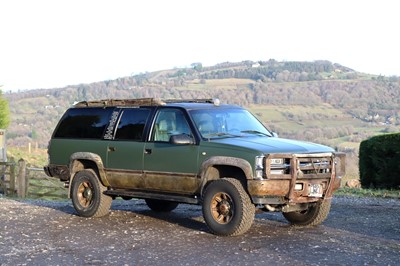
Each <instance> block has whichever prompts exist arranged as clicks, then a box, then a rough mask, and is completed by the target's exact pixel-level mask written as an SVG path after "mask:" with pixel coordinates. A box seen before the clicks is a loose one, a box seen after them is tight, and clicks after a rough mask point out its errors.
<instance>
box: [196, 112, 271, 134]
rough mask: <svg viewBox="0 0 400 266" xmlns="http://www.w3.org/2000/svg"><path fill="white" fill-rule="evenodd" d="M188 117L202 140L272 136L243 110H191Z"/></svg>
mask: <svg viewBox="0 0 400 266" xmlns="http://www.w3.org/2000/svg"><path fill="white" fill-rule="evenodd" d="M190 115H191V116H192V118H193V121H194V123H195V125H196V127H197V129H198V130H199V132H200V134H201V136H202V137H203V138H221V137H241V136H247V135H263V136H269V137H271V136H272V134H271V132H269V131H268V130H267V129H266V128H265V127H264V125H263V124H261V122H260V121H258V120H257V119H256V118H255V117H254V116H253V115H252V114H251V113H250V112H248V111H247V110H245V109H204V110H192V111H190Z"/></svg>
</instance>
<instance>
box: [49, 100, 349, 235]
mask: <svg viewBox="0 0 400 266" xmlns="http://www.w3.org/2000/svg"><path fill="white" fill-rule="evenodd" d="M48 153H49V164H48V165H47V166H45V172H46V174H47V175H48V176H52V177H56V178H59V179H60V180H61V181H64V182H65V184H66V187H68V188H69V196H70V198H72V202H73V205H74V208H75V209H76V211H77V213H78V214H79V215H81V216H84V217H100V216H103V215H106V214H107V213H108V212H109V209H110V206H111V201H112V199H114V198H116V197H122V198H124V199H131V198H140V199H145V201H146V203H147V205H148V206H149V207H150V208H151V209H152V210H154V211H158V212H168V211H172V210H174V209H175V208H176V207H177V205H178V204H179V203H188V204H201V205H202V210H203V216H204V219H205V222H206V224H207V226H208V228H209V229H210V231H211V232H212V233H214V234H217V235H224V236H230V235H239V234H243V233H244V232H246V231H247V230H248V229H249V228H250V227H251V225H252V222H253V220H254V214H255V210H256V209H257V208H258V209H261V210H264V211H279V212H282V213H283V215H284V217H285V218H286V219H287V220H288V221H289V222H290V223H292V224H295V225H317V224H320V223H322V222H323V221H324V219H325V218H326V217H327V215H328V213H329V209H330V204H331V197H332V194H333V192H334V190H335V189H337V188H338V187H339V186H340V179H341V176H342V175H343V174H344V159H345V157H344V155H343V154H341V153H336V152H335V151H334V150H333V149H332V148H329V147H326V146H323V145H319V144H314V143H309V142H301V141H295V140H288V139H281V138H278V137H277V136H276V134H274V133H272V132H270V131H269V130H268V129H267V128H266V127H265V126H264V125H263V124H262V123H261V122H260V121H258V120H257V119H256V118H255V117H254V116H253V115H252V114H251V113H250V112H248V111H247V110H245V109H243V108H241V107H238V106H234V105H225V104H220V103H219V101H214V100H208V99H206V100H198V99H194V100H166V101H161V100H156V99H151V98H149V99H131V100H100V101H90V102H80V103H78V104H76V105H74V106H73V107H71V108H70V109H68V110H67V111H66V113H65V114H64V116H63V117H62V118H61V119H60V122H59V124H58V125H57V127H56V129H55V131H54V133H53V136H52V139H51V141H50V144H49V149H48Z"/></svg>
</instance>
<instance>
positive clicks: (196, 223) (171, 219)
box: [111, 199, 209, 232]
mask: <svg viewBox="0 0 400 266" xmlns="http://www.w3.org/2000/svg"><path fill="white" fill-rule="evenodd" d="M111 211H127V212H131V213H134V214H136V215H143V216H147V217H151V218H154V219H157V220H161V221H164V222H168V223H171V224H175V225H178V226H181V227H185V228H188V229H191V230H196V231H202V232H209V230H208V228H207V225H206V224H205V222H204V219H203V217H202V212H201V206H198V205H189V204H180V205H179V206H178V207H177V208H176V209H175V210H173V211H171V212H155V211H153V210H151V209H150V208H149V207H148V206H147V204H146V203H145V201H144V200H136V199H134V200H128V201H121V200H114V202H113V205H112V208H111Z"/></svg>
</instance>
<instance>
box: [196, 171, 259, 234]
mask: <svg viewBox="0 0 400 266" xmlns="http://www.w3.org/2000/svg"><path fill="white" fill-rule="evenodd" d="M202 199H203V202H202V209H203V217H204V220H205V222H206V224H207V226H208V228H209V230H210V231H211V232H212V233H213V234H215V235H220V236H236V235H241V234H243V233H245V232H246V231H247V230H249V228H250V227H251V225H252V224H253V221H254V214H255V206H254V204H253V203H252V202H251V200H250V197H249V195H248V194H247V192H246V191H245V189H244V188H243V186H242V184H241V182H240V181H239V180H237V179H234V178H223V179H219V180H215V181H212V182H211V183H210V184H209V185H208V186H207V187H206V189H205V191H204V193H203V198H202Z"/></svg>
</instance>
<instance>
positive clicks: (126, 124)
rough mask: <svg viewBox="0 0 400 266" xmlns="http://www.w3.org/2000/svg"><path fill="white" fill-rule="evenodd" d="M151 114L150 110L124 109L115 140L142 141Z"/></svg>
mask: <svg viewBox="0 0 400 266" xmlns="http://www.w3.org/2000/svg"><path fill="white" fill-rule="evenodd" d="M149 114H150V109H142V108H141V109H124V110H123V113H122V117H121V120H120V122H119V124H118V128H117V133H116V134H115V138H114V139H115V140H135V141H140V140H142V138H143V131H144V127H145V125H146V121H147V118H148V117H149Z"/></svg>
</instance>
